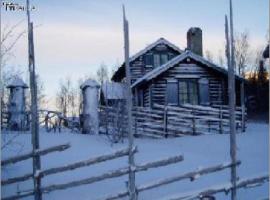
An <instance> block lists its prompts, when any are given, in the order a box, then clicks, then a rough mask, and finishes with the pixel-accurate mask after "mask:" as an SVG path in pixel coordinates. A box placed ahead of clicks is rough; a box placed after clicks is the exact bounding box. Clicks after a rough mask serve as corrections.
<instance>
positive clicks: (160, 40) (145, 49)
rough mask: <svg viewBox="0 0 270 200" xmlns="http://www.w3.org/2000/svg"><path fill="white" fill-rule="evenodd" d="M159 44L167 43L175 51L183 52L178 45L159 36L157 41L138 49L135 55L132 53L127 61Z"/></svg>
mask: <svg viewBox="0 0 270 200" xmlns="http://www.w3.org/2000/svg"><path fill="white" fill-rule="evenodd" d="M159 44H165V45H168V46H169V47H171V48H172V49H174V50H175V51H178V52H179V53H182V52H183V50H181V49H180V48H179V47H177V46H175V45H174V44H173V43H171V42H169V41H168V40H166V39H164V38H159V39H158V40H157V41H155V42H153V43H152V44H150V45H148V46H147V47H145V48H144V49H142V50H141V51H139V52H137V53H136V54H135V55H133V56H132V57H131V58H130V59H129V62H132V61H134V60H136V59H137V58H138V57H139V56H141V55H143V54H145V53H146V52H147V51H149V50H151V49H152V48H154V47H155V46H157V45H159Z"/></svg>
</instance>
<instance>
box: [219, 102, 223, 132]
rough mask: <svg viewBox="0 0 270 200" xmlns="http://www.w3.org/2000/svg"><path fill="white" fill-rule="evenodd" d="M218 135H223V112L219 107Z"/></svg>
mask: <svg viewBox="0 0 270 200" xmlns="http://www.w3.org/2000/svg"><path fill="white" fill-rule="evenodd" d="M219 120H220V121H219V133H220V134H222V133H223V121H222V120H223V112H222V109H221V107H220V108H219Z"/></svg>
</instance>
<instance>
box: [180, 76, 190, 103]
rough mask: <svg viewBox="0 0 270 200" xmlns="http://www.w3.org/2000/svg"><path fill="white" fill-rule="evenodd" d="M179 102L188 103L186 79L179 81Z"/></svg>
mask: <svg viewBox="0 0 270 200" xmlns="http://www.w3.org/2000/svg"><path fill="white" fill-rule="evenodd" d="M179 103H180V104H185V103H188V84H187V82H186V81H179Z"/></svg>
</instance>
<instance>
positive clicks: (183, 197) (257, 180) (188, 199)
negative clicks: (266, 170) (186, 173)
mask: <svg viewBox="0 0 270 200" xmlns="http://www.w3.org/2000/svg"><path fill="white" fill-rule="evenodd" d="M266 181H269V175H268V174H265V175H262V176H257V177H252V178H246V179H240V180H239V181H238V182H237V185H236V188H237V189H239V188H244V187H249V186H252V185H254V184H255V186H258V185H257V184H261V183H264V182H266ZM232 188H233V186H232V184H231V183H226V184H222V185H218V186H212V187H209V188H206V189H202V190H199V191H195V192H189V193H186V194H180V195H178V196H176V195H174V197H167V198H163V199H162V200H195V199H198V198H200V197H202V196H207V195H214V194H217V193H221V192H224V193H226V194H227V193H229V192H230V191H231V190H232Z"/></svg>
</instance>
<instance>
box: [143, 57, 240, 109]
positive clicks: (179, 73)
mask: <svg viewBox="0 0 270 200" xmlns="http://www.w3.org/2000/svg"><path fill="white" fill-rule="evenodd" d="M185 78H187V79H193V78H194V79H198V80H199V79H200V78H207V79H208V80H209V101H210V102H209V103H210V105H222V104H227V99H228V97H227V96H228V92H227V91H228V90H227V80H226V77H225V76H224V75H221V74H218V73H216V72H215V71H214V70H211V69H208V68H207V67H204V66H200V65H199V64H197V63H192V61H189V62H188V63H187V62H186V63H181V64H179V65H176V66H175V67H173V68H171V69H169V70H168V71H166V72H165V73H163V74H162V75H160V76H159V77H157V78H155V79H154V80H153V81H152V83H149V84H148V85H146V86H144V87H142V89H143V90H144V92H145V93H148V94H149V93H150V92H148V91H147V89H149V87H150V85H151V84H152V91H151V93H152V97H151V99H152V101H153V102H152V104H155V103H157V104H163V105H166V87H167V81H169V80H178V79H185ZM237 89H239V88H237ZM237 94H238V93H237ZM238 96H239V94H238ZM144 97H145V98H144V102H146V103H145V106H148V105H150V103H148V102H149V99H150V98H149V96H147V95H145V96H144ZM238 105H239V103H238Z"/></svg>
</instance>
